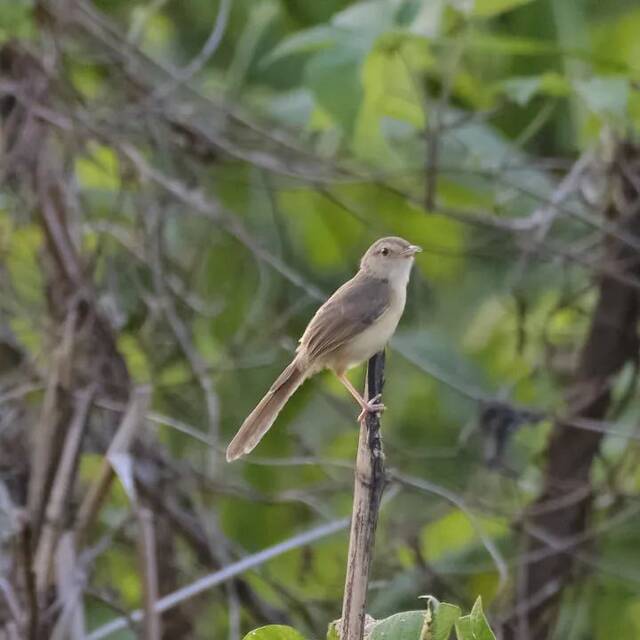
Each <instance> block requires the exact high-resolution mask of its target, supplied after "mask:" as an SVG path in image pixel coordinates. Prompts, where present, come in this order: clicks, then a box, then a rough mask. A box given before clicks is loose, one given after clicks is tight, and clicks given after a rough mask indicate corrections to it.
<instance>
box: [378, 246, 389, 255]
mask: <svg viewBox="0 0 640 640" xmlns="http://www.w3.org/2000/svg"><path fill="white" fill-rule="evenodd" d="M380 253H381V254H382V255H383V256H388V255H389V249H387V247H383V248H382V250H381V251H380Z"/></svg>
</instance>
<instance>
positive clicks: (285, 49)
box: [261, 25, 341, 67]
mask: <svg viewBox="0 0 640 640" xmlns="http://www.w3.org/2000/svg"><path fill="white" fill-rule="evenodd" d="M340 35H341V34H340V32H339V31H338V30H337V29H335V28H333V27H330V26H327V25H320V26H318V27H313V28H311V29H305V30H304V31H298V32H297V33H294V34H293V35H291V36H289V37H288V38H285V39H284V40H282V41H281V42H280V43H279V44H278V45H277V46H276V47H275V48H274V49H273V50H272V51H271V53H269V55H267V56H266V57H265V59H264V60H263V61H262V63H261V66H262V67H266V66H268V65H270V64H273V63H274V62H277V61H278V60H281V59H282V58H286V57H287V56H291V55H297V54H302V53H314V52H316V51H320V50H321V49H327V48H329V47H331V46H333V45H334V44H335V43H336V41H337V40H338V39H339V38H340Z"/></svg>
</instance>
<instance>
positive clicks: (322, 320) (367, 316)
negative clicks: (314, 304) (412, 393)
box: [227, 237, 422, 462]
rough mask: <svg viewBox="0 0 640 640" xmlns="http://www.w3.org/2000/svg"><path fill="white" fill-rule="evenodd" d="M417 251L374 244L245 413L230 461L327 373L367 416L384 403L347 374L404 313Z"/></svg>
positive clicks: (397, 242) (392, 243)
mask: <svg viewBox="0 0 640 640" xmlns="http://www.w3.org/2000/svg"><path fill="white" fill-rule="evenodd" d="M419 251H422V249H421V248H420V247H417V246H416V245H413V244H410V243H409V242H407V241H406V240H404V239H403V238H397V237H390V238H381V239H380V240H376V242H374V243H373V244H372V245H371V246H370V247H369V249H368V250H367V252H366V253H365V254H364V256H363V257H362V260H361V261H360V270H359V271H358V273H356V275H355V276H354V277H353V278H351V280H349V281H348V282H345V284H343V285H342V286H341V287H340V288H339V289H338V290H337V291H336V292H335V293H334V294H333V295H332V296H331V297H330V298H329V299H328V300H327V301H326V302H325V303H324V304H323V305H322V306H321V307H320V308H319V309H318V311H316V314H315V315H314V316H313V318H312V319H311V322H309V325H308V326H307V328H306V330H305V332H304V334H303V335H302V338H300V344H299V345H298V348H297V350H296V356H295V358H294V359H293V361H292V362H291V364H290V365H289V366H288V367H287V368H286V369H285V370H284V371H283V372H282V373H281V374H280V376H279V377H278V379H277V380H276V381H275V382H274V383H273V384H272V385H271V388H270V389H269V391H267V394H266V395H265V396H264V398H262V400H260V402H259V403H258V406H257V407H256V408H255V409H254V410H253V411H252V412H251V413H250V414H249V416H248V417H247V419H246V420H245V421H244V423H243V424H242V426H241V427H240V429H239V430H238V433H237V434H236V435H235V437H234V439H233V440H232V441H231V443H230V444H229V446H228V448H227V461H229V462H231V461H232V460H236V459H237V458H239V457H240V456H243V455H245V454H247V453H249V452H250V451H251V450H252V449H253V448H254V447H255V446H256V445H257V444H258V442H260V439H261V438H262V436H264V434H265V433H266V432H267V431H268V430H269V428H270V427H271V425H272V424H273V422H274V420H275V419H276V417H277V416H278V414H279V413H280V411H281V409H282V407H284V405H285V404H286V402H287V400H289V398H290V397H291V396H292V395H293V393H294V392H295V391H296V389H297V388H298V387H299V386H300V385H301V384H302V383H303V382H304V381H305V380H306V379H307V378H309V377H311V376H312V375H314V374H316V373H318V371H321V370H322V369H331V370H332V371H333V372H334V373H335V374H336V376H337V377H338V379H339V380H340V382H342V384H343V385H344V386H345V387H346V388H347V390H348V391H349V393H350V394H351V395H352V396H353V397H354V398H355V400H356V402H357V403H358V404H359V405H360V407H361V409H362V412H361V413H360V416H359V418H358V420H362V419H363V418H364V416H365V415H366V414H367V412H378V411H382V410H383V409H384V405H382V404H380V403H379V402H378V400H379V397H376V398H372V399H371V400H369V401H367V400H365V399H364V398H363V397H362V396H361V395H360V393H359V392H358V390H357V389H356V388H355V387H354V386H353V385H352V384H351V382H349V379H348V378H347V376H346V372H347V370H348V369H350V368H351V367H355V366H356V365H358V364H360V363H362V362H364V361H365V360H368V359H369V358H370V357H371V356H372V355H374V354H375V353H377V352H378V351H381V350H382V349H383V348H384V346H385V345H386V344H387V342H388V341H389V339H390V338H391V336H392V335H393V333H394V331H395V330H396V327H397V325H398V321H399V320H400V316H401V315H402V312H403V311H404V304H405V300H406V294H407V283H408V282H409V275H410V273H411V267H412V265H413V259H414V256H415V254H416V253H418V252H419Z"/></svg>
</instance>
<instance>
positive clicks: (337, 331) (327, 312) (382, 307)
mask: <svg viewBox="0 0 640 640" xmlns="http://www.w3.org/2000/svg"><path fill="white" fill-rule="evenodd" d="M390 304H391V287H390V285H389V282H388V281H387V280H382V279H379V278H373V277H371V276H370V275H367V274H364V273H362V272H359V273H357V274H356V275H355V276H354V277H353V278H352V279H351V280H349V281H348V282H346V283H345V284H343V285H342V286H341V287H340V288H339V289H338V290H337V291H336V292H335V293H334V294H333V295H332V296H331V297H330V298H329V299H328V300H327V301H326V302H325V303H324V304H323V305H322V306H321V307H320V308H319V309H318V311H316V314H315V315H314V316H313V318H312V319H311V322H309V325H308V326H307V328H306V330H305V332H304V335H303V336H302V338H300V346H299V347H298V350H299V351H303V352H304V353H305V355H306V356H307V357H308V358H309V360H310V361H313V360H317V359H318V358H320V357H322V356H325V355H327V354H329V353H331V352H333V351H335V350H336V349H338V348H340V347H341V346H342V345H344V344H345V343H346V342H348V341H349V340H351V339H352V338H354V337H355V336H357V335H358V334H359V333H361V332H362V331H364V330H365V329H366V328H367V327H369V326H371V325H372V324H373V323H374V322H375V321H376V320H377V319H378V318H380V316H382V314H383V313H384V312H385V311H386V310H387V309H388V308H389V306H390Z"/></svg>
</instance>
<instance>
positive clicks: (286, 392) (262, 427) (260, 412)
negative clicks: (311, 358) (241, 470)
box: [227, 360, 306, 462]
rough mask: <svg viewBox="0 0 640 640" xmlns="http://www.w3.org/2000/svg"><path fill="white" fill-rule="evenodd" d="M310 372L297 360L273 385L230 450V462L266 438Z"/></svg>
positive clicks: (228, 451)
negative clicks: (288, 401)
mask: <svg viewBox="0 0 640 640" xmlns="http://www.w3.org/2000/svg"><path fill="white" fill-rule="evenodd" d="M305 378H306V371H305V370H304V369H303V368H302V367H300V365H299V364H298V363H297V362H296V360H294V361H293V362H292V363H291V364H290V365H289V366H288V367H287V368H286V369H285V370H284V371H283V372H282V373H281V374H280V375H279V376H278V379H277V380H276V381H275V382H274V383H273V384H272V385H271V388H270V389H269V391H267V394H266V395H265V396H264V398H262V400H260V402H259V403H258V406H257V407H256V408H255V409H254V410H253V411H252V412H251V413H250V414H249V415H248V416H247V418H246V420H245V421H244V422H243V423H242V426H241V427H240V429H239V430H238V433H236V435H235V437H234V438H233V440H232V441H231V442H230V443H229V446H228V447H227V462H231V461H232V460H236V459H237V458H240V457H241V456H243V455H245V454H247V453H249V452H250V451H251V450H252V449H253V448H254V447H255V446H256V445H257V444H258V442H260V440H261V439H262V436H264V434H265V433H267V431H269V428H270V427H271V425H272V424H273V423H274V421H275V419H276V418H277V417H278V414H279V413H280V411H281V409H282V407H284V405H285V404H286V403H287V400H289V398H290V397H291V396H292V395H293V394H294V392H295V391H296V389H297V388H298V387H299V386H300V385H301V384H302V383H303V382H304V380H305Z"/></svg>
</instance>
